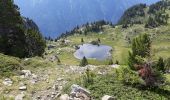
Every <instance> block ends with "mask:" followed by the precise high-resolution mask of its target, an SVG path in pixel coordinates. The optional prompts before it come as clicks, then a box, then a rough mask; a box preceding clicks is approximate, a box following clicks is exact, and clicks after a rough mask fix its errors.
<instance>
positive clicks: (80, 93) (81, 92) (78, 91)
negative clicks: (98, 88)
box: [70, 84, 90, 100]
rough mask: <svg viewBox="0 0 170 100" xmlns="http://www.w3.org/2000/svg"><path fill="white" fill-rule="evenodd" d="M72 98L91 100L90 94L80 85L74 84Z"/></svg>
mask: <svg viewBox="0 0 170 100" xmlns="http://www.w3.org/2000/svg"><path fill="white" fill-rule="evenodd" d="M70 95H71V98H75V97H76V98H80V97H81V99H83V100H90V92H89V91H88V90H86V89H85V88H82V87H80V86H79V85H76V84H73V85H72V86H71V93H70Z"/></svg>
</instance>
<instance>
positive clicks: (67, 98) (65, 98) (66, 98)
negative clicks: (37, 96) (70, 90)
mask: <svg viewBox="0 0 170 100" xmlns="http://www.w3.org/2000/svg"><path fill="white" fill-rule="evenodd" d="M60 100H69V95H68V94H64V95H61V96H60Z"/></svg>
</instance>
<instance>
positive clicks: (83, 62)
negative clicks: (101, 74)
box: [80, 57, 88, 67]
mask: <svg viewBox="0 0 170 100" xmlns="http://www.w3.org/2000/svg"><path fill="white" fill-rule="evenodd" d="M86 65H88V61H87V59H86V57H83V59H82V60H81V62H80V66H82V67H84V66H86Z"/></svg>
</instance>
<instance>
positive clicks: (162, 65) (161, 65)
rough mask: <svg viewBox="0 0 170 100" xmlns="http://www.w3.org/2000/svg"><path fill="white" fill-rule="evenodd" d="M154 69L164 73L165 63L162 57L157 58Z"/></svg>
mask: <svg viewBox="0 0 170 100" xmlns="http://www.w3.org/2000/svg"><path fill="white" fill-rule="evenodd" d="M156 69H157V70H158V71H161V72H165V63H164V60H163V58H162V57H160V58H159V60H158V62H157V65H156Z"/></svg>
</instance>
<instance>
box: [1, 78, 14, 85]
mask: <svg viewBox="0 0 170 100" xmlns="http://www.w3.org/2000/svg"><path fill="white" fill-rule="evenodd" d="M3 84H4V85H6V86H11V85H12V84H13V81H12V80H11V79H10V78H6V79H5V80H4V81H3Z"/></svg>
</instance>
